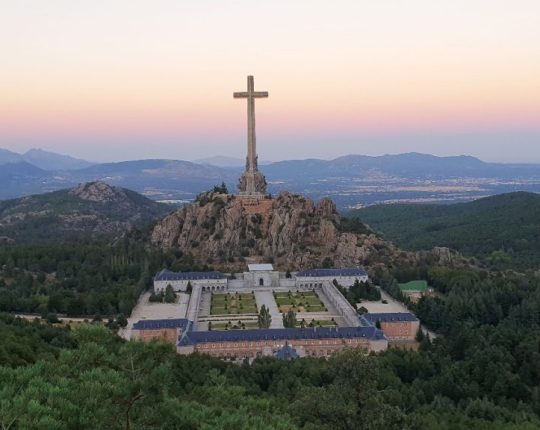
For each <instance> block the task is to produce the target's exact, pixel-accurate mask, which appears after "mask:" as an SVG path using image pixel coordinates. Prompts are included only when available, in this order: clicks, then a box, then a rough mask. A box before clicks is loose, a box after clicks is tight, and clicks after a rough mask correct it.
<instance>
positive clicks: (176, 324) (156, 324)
mask: <svg viewBox="0 0 540 430" xmlns="http://www.w3.org/2000/svg"><path fill="white" fill-rule="evenodd" d="M188 323H189V320H188V319H186V318H178V319H168V320H140V321H137V322H136V323H135V324H133V330H159V329H162V328H181V329H182V330H183V331H184V330H185V329H186V327H187V326H188Z"/></svg>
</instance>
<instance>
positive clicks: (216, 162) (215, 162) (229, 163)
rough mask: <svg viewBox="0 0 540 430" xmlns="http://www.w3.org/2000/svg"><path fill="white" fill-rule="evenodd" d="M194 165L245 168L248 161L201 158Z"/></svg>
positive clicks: (223, 157)
mask: <svg viewBox="0 0 540 430" xmlns="http://www.w3.org/2000/svg"><path fill="white" fill-rule="evenodd" d="M194 163H197V164H207V165H210V166H217V167H244V165H245V164H246V161H245V160H242V159H241V158H234V157H225V156H216V157H207V158H201V159H199V160H195V161H194Z"/></svg>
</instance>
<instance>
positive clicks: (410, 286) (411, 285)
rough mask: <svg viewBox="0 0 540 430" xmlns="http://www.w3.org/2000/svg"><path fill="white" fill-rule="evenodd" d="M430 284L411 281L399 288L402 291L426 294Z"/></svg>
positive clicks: (400, 285)
mask: <svg viewBox="0 0 540 430" xmlns="http://www.w3.org/2000/svg"><path fill="white" fill-rule="evenodd" d="M427 287H428V284H427V281H421V280H418V281H410V282H406V283H405V284H399V288H400V289H401V291H422V292H425V291H426V290H427Z"/></svg>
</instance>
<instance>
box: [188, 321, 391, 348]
mask: <svg viewBox="0 0 540 430" xmlns="http://www.w3.org/2000/svg"><path fill="white" fill-rule="evenodd" d="M360 337H363V338H366V339H369V340H381V339H385V337H384V334H383V332H382V331H381V330H378V329H377V328H375V327H374V326H372V325H371V326H367V327H337V328H329V327H319V328H317V327H315V328H275V329H260V330H256V329H250V330H224V331H189V332H186V333H185V334H184V335H183V336H182V337H181V339H180V342H179V343H178V345H180V346H187V345H196V344H198V343H212V342H242V341H257V340H283V341H287V340H298V339H331V338H339V339H352V338H360Z"/></svg>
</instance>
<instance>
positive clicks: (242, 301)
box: [210, 292, 258, 315]
mask: <svg viewBox="0 0 540 430" xmlns="http://www.w3.org/2000/svg"><path fill="white" fill-rule="evenodd" d="M257 312H258V309H257V302H256V301H255V294H254V293H238V292H237V293H225V294H216V293H212V295H211V300H210V315H241V314H256V313H257Z"/></svg>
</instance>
